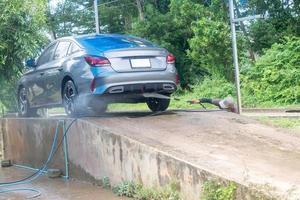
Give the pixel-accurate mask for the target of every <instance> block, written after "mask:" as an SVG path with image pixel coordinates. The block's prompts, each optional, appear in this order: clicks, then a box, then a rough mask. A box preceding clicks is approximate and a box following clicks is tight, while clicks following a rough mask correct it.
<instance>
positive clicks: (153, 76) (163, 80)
mask: <svg viewBox="0 0 300 200" xmlns="http://www.w3.org/2000/svg"><path fill="white" fill-rule="evenodd" d="M94 75H95V76H94V78H93V80H91V84H93V86H92V87H90V88H91V92H92V94H93V95H103V94H128V93H144V92H156V93H167V94H171V93H173V92H174V91H175V90H176V88H177V87H176V75H177V71H176V69H175V67H174V66H173V65H169V66H168V67H167V69H166V70H164V71H151V72H128V73H118V72H115V71H113V70H112V71H108V70H106V71H105V73H94Z"/></svg>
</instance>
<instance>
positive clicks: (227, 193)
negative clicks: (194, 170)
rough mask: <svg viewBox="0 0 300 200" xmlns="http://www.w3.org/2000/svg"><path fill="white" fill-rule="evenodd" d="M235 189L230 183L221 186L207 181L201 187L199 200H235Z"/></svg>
mask: <svg viewBox="0 0 300 200" xmlns="http://www.w3.org/2000/svg"><path fill="white" fill-rule="evenodd" d="M236 189H237V186H236V184H234V183H232V182H230V183H228V184H222V183H218V182H215V181H208V182H206V183H205V184H204V186H203V190H202V196H201V200H235V199H236Z"/></svg>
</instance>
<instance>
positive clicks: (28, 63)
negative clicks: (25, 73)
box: [26, 58, 36, 68]
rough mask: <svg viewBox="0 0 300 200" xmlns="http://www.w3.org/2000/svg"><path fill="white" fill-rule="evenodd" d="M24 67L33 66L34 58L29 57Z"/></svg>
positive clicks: (34, 65) (34, 64)
mask: <svg viewBox="0 0 300 200" xmlns="http://www.w3.org/2000/svg"><path fill="white" fill-rule="evenodd" d="M26 67H29V68H35V67H36V63H35V59H33V58H31V59H29V60H27V61H26Z"/></svg>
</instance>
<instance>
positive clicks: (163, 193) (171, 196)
mask: <svg viewBox="0 0 300 200" xmlns="http://www.w3.org/2000/svg"><path fill="white" fill-rule="evenodd" d="M178 190H179V188H178V184H177V183H176V182H174V181H171V182H170V183H169V184H168V185H167V186H165V187H163V188H161V189H156V188H146V187H144V186H142V185H141V184H136V183H133V182H128V181H125V182H122V183H120V184H118V185H116V186H115V187H114V188H113V192H114V193H115V194H116V195H118V196H125V197H131V198H134V199H136V200H182V198H181V197H180V195H179V192H178Z"/></svg>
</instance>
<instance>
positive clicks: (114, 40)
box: [79, 36, 155, 51]
mask: <svg viewBox="0 0 300 200" xmlns="http://www.w3.org/2000/svg"><path fill="white" fill-rule="evenodd" d="M79 43H81V44H82V45H83V46H85V47H87V48H89V47H93V48H96V49H98V50H101V51H106V50H113V49H122V48H130V47H155V45H154V44H153V43H151V42H149V41H147V40H144V39H141V38H136V37H130V36H128V37H116V36H105V37H101V36H99V37H90V38H84V39H83V38H81V39H80V40H79Z"/></svg>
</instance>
